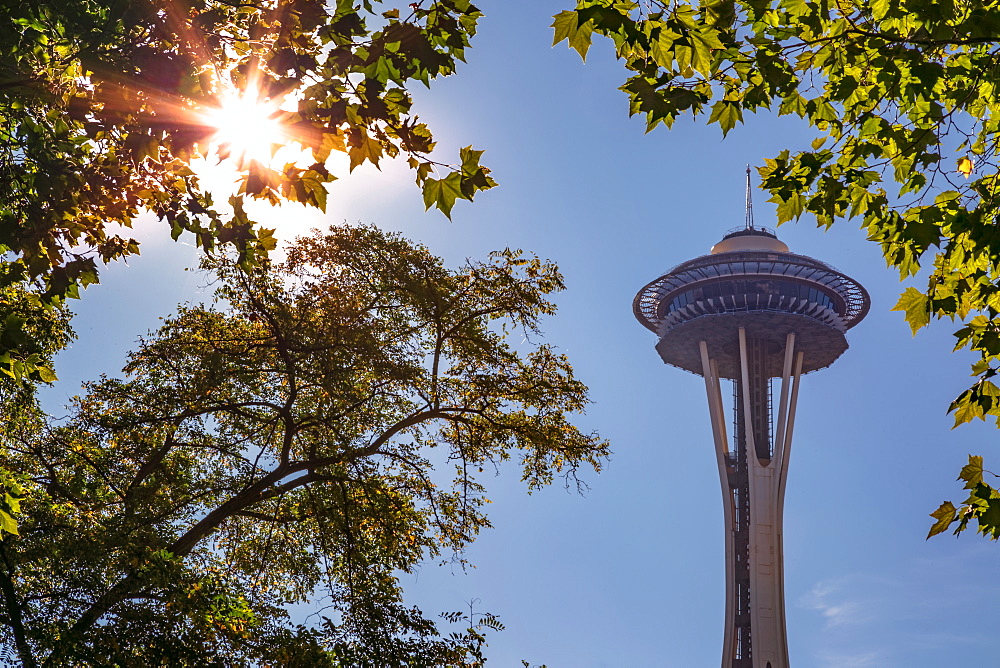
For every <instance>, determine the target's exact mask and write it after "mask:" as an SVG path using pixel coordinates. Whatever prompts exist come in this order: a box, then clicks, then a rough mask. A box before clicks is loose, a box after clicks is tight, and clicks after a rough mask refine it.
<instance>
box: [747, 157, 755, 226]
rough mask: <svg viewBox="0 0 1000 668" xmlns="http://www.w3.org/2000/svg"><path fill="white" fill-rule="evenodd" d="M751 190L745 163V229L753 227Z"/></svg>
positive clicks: (748, 172)
mask: <svg viewBox="0 0 1000 668" xmlns="http://www.w3.org/2000/svg"><path fill="white" fill-rule="evenodd" d="M751 193H752V190H751V188H750V165H747V218H746V223H747V229H748V230H752V229H753V197H752V195H751Z"/></svg>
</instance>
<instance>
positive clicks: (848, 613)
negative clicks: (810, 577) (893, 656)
mask: <svg viewBox="0 0 1000 668" xmlns="http://www.w3.org/2000/svg"><path fill="white" fill-rule="evenodd" d="M799 605H801V606H802V607H804V608H808V609H810V610H818V611H819V613H820V614H821V615H823V618H824V619H825V620H826V625H827V627H833V626H843V625H846V624H857V623H860V622H865V621H867V620H868V619H869V618H870V617H871V611H870V610H869V606H868V605H866V602H865V601H862V600H860V599H851V598H848V597H846V596H845V595H844V594H843V585H842V582H840V581H837V580H821V581H820V582H817V583H816V584H815V585H814V586H813V588H812V589H810V590H809V592H807V593H806V594H805V595H804V596H802V597H801V598H800V599H799ZM845 665H848V664H845ZM849 665H855V664H849ZM856 665H859V666H860V665H868V664H856Z"/></svg>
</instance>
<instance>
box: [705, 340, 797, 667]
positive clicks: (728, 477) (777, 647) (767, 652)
mask: <svg viewBox="0 0 1000 668" xmlns="http://www.w3.org/2000/svg"><path fill="white" fill-rule="evenodd" d="M734 343H736V344H737V345H738V350H739V356H738V359H739V365H738V368H737V373H736V374H734V375H736V376H737V377H736V378H734V379H733V381H734V392H733V398H734V404H735V405H734V406H733V418H734V436H735V439H734V442H733V450H730V449H729V443H728V439H727V436H726V420H725V413H724V410H723V406H722V392H721V389H720V380H721V379H720V377H719V372H718V363H717V362H716V360H715V359H713V358H712V356H711V351H710V350H709V348H708V344H707V342H705V341H702V342H700V344H699V347H700V352H701V357H702V365H703V371H704V378H705V385H706V390H707V392H708V403H709V410H710V413H711V416H712V432H713V436H714V439H715V445H716V452H717V455H718V463H719V474H720V482H721V483H722V493H723V513H724V516H725V524H726V624H725V637H724V642H723V656H722V667H723V668H788V647H787V640H786V635H785V611H784V581H783V580H784V577H783V565H782V544H781V543H782V536H781V534H782V526H781V524H782V507H783V505H784V485H785V480H786V477H787V471H788V455H789V452H790V444H791V428H792V426H793V423H794V415H795V402H796V399H797V397H798V381H799V376H800V374H801V368H802V354H801V353H798V355H797V356H796V353H795V334H794V333H790V334H788V336H787V338H786V340H785V342H784V344H785V345H784V346H783V348H781V349H779V350H775V348H779V346H778V345H777V344H776V343H775V342H773V341H772V340H769V339H767V338H765V337H755V336H749V335H747V333H746V332H745V330H744V329H743V328H740V329H739V336H738V341H736V342H734ZM774 355H780V356H781V357H782V358H783V362H784V363H783V367H782V371H783V373H782V383H781V391H780V398H779V404H778V415H777V420H776V421H773V422H774V424H773V428H774V429H773V431H774V433H773V434H772V417H773V415H772V405H771V376H770V374H769V373H768V370H769V369H770V368H772V366H771V364H770V362H771V358H772V356H774ZM793 367H794V368H793Z"/></svg>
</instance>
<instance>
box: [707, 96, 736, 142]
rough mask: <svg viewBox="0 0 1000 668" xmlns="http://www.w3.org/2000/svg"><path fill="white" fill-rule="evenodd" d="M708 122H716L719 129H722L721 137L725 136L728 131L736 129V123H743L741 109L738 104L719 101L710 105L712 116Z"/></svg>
mask: <svg viewBox="0 0 1000 668" xmlns="http://www.w3.org/2000/svg"><path fill="white" fill-rule="evenodd" d="M708 122H709V123H716V122H718V124H719V127H721V128H722V135H723V136H726V135H727V134H729V131H730V130H732V129H733V128H734V127H736V123H737V122H739V123H742V122H743V109H742V108H741V107H740V105H739V103H738V102H733V101H730V100H720V101H718V102H716V103H715V104H714V105H712V115H711V117H710V118H709V119H708Z"/></svg>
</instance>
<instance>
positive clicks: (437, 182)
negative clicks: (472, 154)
mask: <svg viewBox="0 0 1000 668" xmlns="http://www.w3.org/2000/svg"><path fill="white" fill-rule="evenodd" d="M423 190H424V211H426V210H427V209H430V208H431V207H432V206H435V207H437V208H438V209H440V210H441V212H442V213H444V215H446V216H448V219H449V220H450V219H451V209H452V207H453V206H455V200H457V199H459V198H463V195H462V175H461V174H459V173H458V172H452V173H451V174H449V175H448V176H446V177H445V178H443V179H434V178H430V177H428V178H427V180H426V181H424V188H423Z"/></svg>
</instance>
